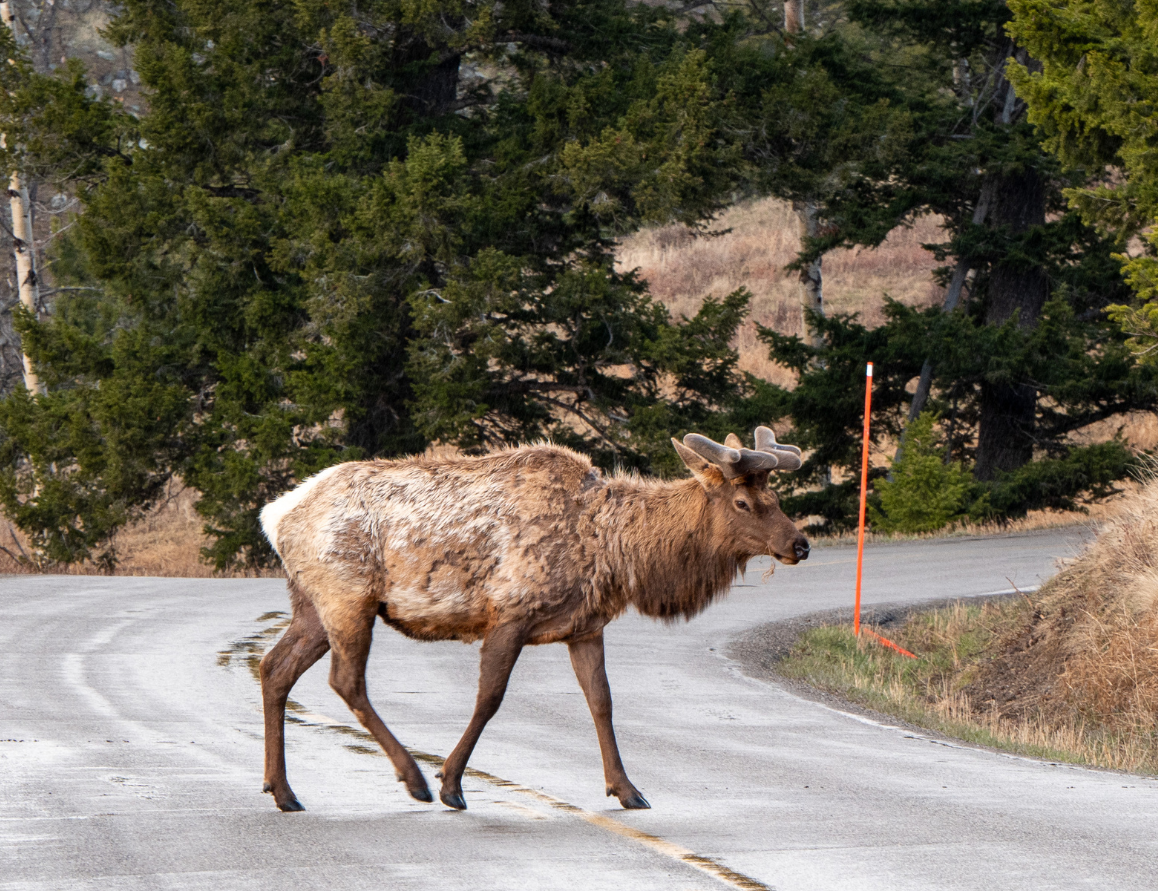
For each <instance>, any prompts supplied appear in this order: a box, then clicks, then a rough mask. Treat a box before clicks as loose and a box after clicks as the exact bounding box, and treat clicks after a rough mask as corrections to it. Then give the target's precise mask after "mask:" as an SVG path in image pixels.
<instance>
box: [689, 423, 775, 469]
mask: <svg viewBox="0 0 1158 891" xmlns="http://www.w3.org/2000/svg"><path fill="white" fill-rule="evenodd" d="M684 445H686V446H687V447H688V448H689V449H691V450H692V451H693V452H695V453H696V454H697V455H699V456H700V457H701V458H703V459H704V460H705V461H707V462H709V463H711V464H715V465H716V467H718V468H719V469H720V473H722V474H723V475H724V477H725V478H726V479H730V480H732V479H736V478H738V477H741V476H745V475H747V474H749V473H756V472H757V471H761V470H775V469H776V468H777V467H780V466H781V463H782V462H781V458H780V454H772V453H771V452H762V451H761V452H754V451H752V450H751V449H745V448H739V449H734V448H730V447H729V446H726V445H720V444H719V443H718V442H715V441H714V440H711V439H708V438H707V437H706V436H701V435H700V434H698V433H689V434H688V435H687V436H685V437H684Z"/></svg>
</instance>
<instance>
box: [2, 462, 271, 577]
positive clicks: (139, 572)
mask: <svg viewBox="0 0 1158 891" xmlns="http://www.w3.org/2000/svg"><path fill="white" fill-rule="evenodd" d="M197 498H198V494H197V492H196V491H194V490H193V489H188V488H185V487H184V486H181V485H180V484H178V483H174V484H173V486H172V488H171V490H170V492H169V495H168V497H167V498H165V499H164V500H162V501H161V503H160V504H158V505H157V506H156V507H155V508H153V510H151V511H150V512H149V513H148V514H147V515H146V516H145V517H143V518H142V519H141V520H139V521H137V522H136V523H132V524H130V525H128V526H126V527H125V528H124V529H122V530H121V531H120V532H119V533H118V534H117V536H116V538H115V539H114V541H113V544H114V546H115V547H116V551H117V555H118V557H119V560H118V563H117V567H116V574H117V575H136V576H164V577H168V578H213V577H221V576H226V577H231V578H239V577H254V576H259V577H263V578H278V577H280V576H281V575H282V573H281V570H268V571H263V572H258V573H254V572H252V571H250V572H227V573H219V572H215V571H214V570H213V568H212V567H210V566H208V565H206V564H205V563H204V562H202V560H201V548H203V547H205V546H206V545H207V544H209V538H208V536H206V535H205V533H204V532H203V531H202V526H203V525H204V522H205V521H204V518H202V517H201V516H200V515H199V514H198V513H197V511H196V510H195V509H194V505H195V504H196V503H197ZM0 546H2V547H3V548H4V550H3V551H0V573H33V572H49V573H56V574H63V575H100V574H102V573H103V572H104V570H103V569H102V568H101V567H99V566H96V565H94V564H92V563H78V564H74V565H69V566H63V565H56V564H53V565H48V566H42V567H37V566H35V565H34V564H33V563H31V562H30V561H29V560H27V555H28V554H29V553H30V549H29V547H28V541H27V539H26V538H25V537H24V536H23V534H21V533H20V532H19V531H18V530H17V529H15V527H13V526H12V524H11V523H7V522H5V523H4V525H3V526H0Z"/></svg>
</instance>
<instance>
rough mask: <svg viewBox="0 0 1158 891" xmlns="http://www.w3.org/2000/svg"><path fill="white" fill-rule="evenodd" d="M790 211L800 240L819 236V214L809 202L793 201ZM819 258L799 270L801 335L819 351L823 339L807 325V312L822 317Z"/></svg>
mask: <svg viewBox="0 0 1158 891" xmlns="http://www.w3.org/2000/svg"><path fill="white" fill-rule="evenodd" d="M792 209H793V210H794V211H795V212H796V219H797V220H798V221H799V223H800V240H801V241H802V242H803V241H804V239H805V238H815V237H816V236H817V235H818V234H819V229H820V223H819V212H818V211H817V207H816V205H815V204H813V203H812V202H811V201H793V202H792ZM820 264H821V258H820V257H817V258H816V259H815V260H813V261H812V262H811V263H809V264H808V265H807V266H805V267H804V268H803V269H801V270H800V316H801V326H802V330H801V334H802V336H803V337H804V340H805V342H806V343H808V344H809V345H810V346H813V347H816V348H817V349H820V348H821V347H823V346H824V338H823V337H822V336H821V335H820V332H818V331H816V330H814V329H813V328H812V326H811V325H809V324H808V312H809V310H811V311H812V312H813V313H815V314H817V315H819V316H823V315H824V278H823V276H822V274H821V266H820Z"/></svg>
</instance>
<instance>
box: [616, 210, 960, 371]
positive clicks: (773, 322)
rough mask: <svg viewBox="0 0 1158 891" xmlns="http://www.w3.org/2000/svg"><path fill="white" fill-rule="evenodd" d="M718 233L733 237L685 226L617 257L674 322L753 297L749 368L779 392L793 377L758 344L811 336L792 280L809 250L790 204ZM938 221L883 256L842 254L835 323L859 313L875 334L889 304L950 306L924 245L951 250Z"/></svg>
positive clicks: (897, 241)
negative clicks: (764, 331)
mask: <svg viewBox="0 0 1158 891" xmlns="http://www.w3.org/2000/svg"><path fill="white" fill-rule="evenodd" d="M712 228H713V229H714V230H728V231H727V234H724V235H720V236H714V237H704V236H699V237H697V236H695V235H693V234H692V232H691V231H689V230H688V229H686V228H684V227H682V226H664V227H661V228H655V229H646V230H644V231H642V232H638V233H636V234H634V235H632V236H630V237H628V238H625V239H624V240H623V242H622V244H621V246H620V249H619V251H618V261H619V266H620V267H621V268H623V269H638V270H639V272H640V274H641V275H642V276H643V277H644V278H645V279H647V282H648V284H649V286H650V289H651V293H652V294H653V295H654V296H655V297H657V298H658V299H659V300H661V301H663V302H664V303H665V304H666V305H667V306H668V307H669V308H670V309H671V310H672V312H673V313H674V314H676V315H677V316H678V315H681V314H682V315H686V316H692V315H694V314H695V313H696V311H697V310H698V309H699V307H700V304H701V303H702V302H703V299H704V298H705V297H707V296H709V295H711V296H715V297H723V296H725V295H726V294H730V293H731V292H732V291H735V290H736V289H737V288H747V289H748V290H749V291H751V292H752V304H751V315H750V318H749V320H748V322H747V324H745V326H744V328H743V329H742V330H741V331H740V334H739V338H738V344H737V346H738V348H739V350H740V361H741V366H742V367H743V368H744V369H745V370H747V371H751V372H752V373H753V374H755V375H757V376H759V377H762V378H764V379H766V380H770V381H774V382H775V383H780V384H788V383H790V376H789V375H788V373H787V372H786V371H785V370H784V369H783V368H780V367H779V366H776V365H773V364H772V363H771V362H770V361H768V357H767V350H766V348H765V347H764V346H763V344H761V343H760V341H759V340H757V338H756V323H759V324H761V325H764V326H766V327H769V328H775V329H776V330H777V331H780V332H782V333H785V334H799V333H801V331H802V328H803V315H802V313H801V309H800V285H799V282H798V280H797V277H796V273H795V272H786V271H785V270H784V267H785V266H786V265H787V264H788V263H791V262H792V261H793V260H794V259H795V257H796V252H797V251H798V250H799V249H800V236H799V232H798V229H797V223H796V217H795V215H794V214H793V212H792V208H791V206H790V205H789V204H787V203H786V202H783V201H778V200H775V199H764V200H760V201H748V202H744V203H743V204H739V205H737V206H735V207H733V208H731V209H730V210H728V211H727V212H725V213H724V214H723V215H722V216H721V217H720V218H719V219H718V220H717V221H716V222H715V223H713V225H712ZM942 238H943V236H942V235H941V230H940V227H939V225H938V222H937V220H936V219H934V218H931V217H930V218H926V219H923V220H921V221H919V222H918V223H917V224H916V225H915V226H913V227H912V228H911V229H897V230H896V231H894V232H893V233H892V234H891V235H890V236H889V237H888V239H887V240H886V241H885V242H884V244H882V245H881V246H880V247H879V248H876V249H875V250H868V249H858V250H839V251H833V252H831V253H829V254H827V255H825V258H824V301H825V304H826V305H827V308H828V311H829V312H830V313H838V312H840V313H854V312H855V313H858V314H859V316H860V319H861V321H863V322H865V323H866V324H868V325H873V326H875V325H879V324H880V323H881V322H882V321H883V320H884V316H883V315H882V313H881V309H882V307H883V306H884V295H885V294H888V295H890V296H891V297H893V298H895V299H897V300H900V301H901V302H903V303H907V304H910V305H927V304H929V303H932V302H936V301H939V300H940V299H941V289H940V288H939V287H938V286H937V285H936V284H935V283H934V282H933V280H932V277H931V272H932V270H933V269H934V268H935V267H936V266H937V263H936V261H934V260H933V257H932V255H931V254H929V252H928V251H926V250H924V249H923V248H922V247H921V244H922V242H935V241H940V240H942Z"/></svg>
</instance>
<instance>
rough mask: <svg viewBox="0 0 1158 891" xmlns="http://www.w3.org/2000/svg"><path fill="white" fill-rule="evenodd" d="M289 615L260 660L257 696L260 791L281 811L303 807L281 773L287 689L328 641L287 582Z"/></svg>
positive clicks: (323, 651) (309, 606) (315, 617)
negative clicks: (261, 723)
mask: <svg viewBox="0 0 1158 891" xmlns="http://www.w3.org/2000/svg"><path fill="white" fill-rule="evenodd" d="M290 599H291V602H292V603H293V618H292V619H291V620H290V624H289V627H288V628H287V629H286V632H285V634H283V635H282V638H281V640H279V641H278V642H277V645H276V646H274V647H273V649H271V650H270V651H269V652H268V653H266V654H265V656H264V657H263V658H262V660H261V671H260V675H261V699H262V708H263V711H264V713H265V779H264V785H263V787H262V791H264V792H272V793H273V800H274V801H275V802H276V803H277V806H278V807H279V808H280V809H281V810H283V811H301V810H305V808H303V807H302V805H301V802H300V801H298V799H297V796H295V795H294V793H293V790H292V789H291V788H290V785H289V780H288V779H286V772H285V705H286V701H287V700H288V699H289V694H290V690H292V689H293V686H294V684H296V683H297V681H298V678H300V677H301V676H302V675H303V674H305V673H306V670H307V669H309V667H310V666H311V665H313V664H314V663H315V662H317V661H318V660H319V659H321V658H322V656H324V655H325V654H326V651H327V650H328V649H329V648H330V642H329V640H328V639H327V637H326V630H325V628H323V627H322V622H321V620H320V619H319V618H318V613H317V610H315V609H314V605H313V604H312V603H311V602H310V601H309V599H308V598H307V597H305V596H304V595H302V594H301V592H299V591H296V590H295V589H294V587H293V585H292V584H291V585H290Z"/></svg>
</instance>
